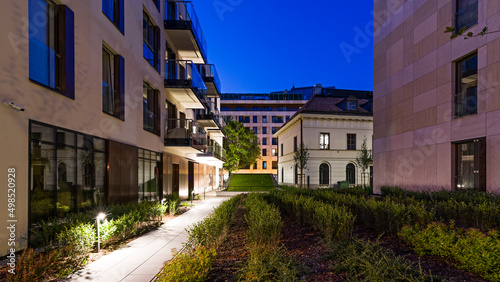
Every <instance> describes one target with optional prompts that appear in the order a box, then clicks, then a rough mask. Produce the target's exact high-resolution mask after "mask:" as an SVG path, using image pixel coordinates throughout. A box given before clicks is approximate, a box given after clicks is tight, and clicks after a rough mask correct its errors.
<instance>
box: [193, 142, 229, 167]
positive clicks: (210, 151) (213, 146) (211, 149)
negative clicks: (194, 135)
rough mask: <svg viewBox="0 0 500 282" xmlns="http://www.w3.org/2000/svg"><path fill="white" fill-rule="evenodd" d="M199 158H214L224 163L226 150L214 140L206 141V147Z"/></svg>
mask: <svg viewBox="0 0 500 282" xmlns="http://www.w3.org/2000/svg"><path fill="white" fill-rule="evenodd" d="M199 156H207V157H215V158H217V159H219V160H221V161H224V162H225V161H226V150H225V149H224V148H223V147H222V146H221V145H220V144H219V143H217V141H215V140H212V139H210V140H208V145H207V148H206V149H205V150H203V153H202V154H199Z"/></svg>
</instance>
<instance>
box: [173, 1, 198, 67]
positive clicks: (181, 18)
mask: <svg viewBox="0 0 500 282" xmlns="http://www.w3.org/2000/svg"><path fill="white" fill-rule="evenodd" d="M165 6H166V14H165V25H166V26H165V28H172V27H174V28H177V29H180V28H187V27H188V25H187V23H191V24H190V28H191V30H192V31H193V34H194V37H195V38H196V42H197V43H198V47H199V49H200V50H201V53H202V54H203V57H204V58H205V61H206V59H207V40H206V39H205V35H204V34H203V31H202V29H201V25H200V21H199V20H198V16H197V15H196V12H195V10H194V6H193V3H191V2H189V1H174V0H167V1H166V2H165Z"/></svg>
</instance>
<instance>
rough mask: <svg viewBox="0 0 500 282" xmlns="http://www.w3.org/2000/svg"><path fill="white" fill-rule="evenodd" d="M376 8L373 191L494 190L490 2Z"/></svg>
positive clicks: (498, 63)
mask: <svg viewBox="0 0 500 282" xmlns="http://www.w3.org/2000/svg"><path fill="white" fill-rule="evenodd" d="M391 4H392V5H389V1H382V0H375V1H374V8H375V12H374V14H375V25H374V26H375V31H374V133H375V140H374V168H375V177H374V184H375V191H380V187H381V186H384V185H397V186H401V187H404V188H407V189H414V190H422V189H442V188H444V189H451V190H454V189H459V188H473V189H477V190H480V191H488V192H500V175H499V174H498V173H497V172H498V170H499V169H500V159H499V158H498V157H497V156H498V155H499V154H500V145H499V142H500V127H499V125H500V123H499V122H498V121H499V120H500V104H499V101H500V100H499V99H498V97H499V95H498V91H499V88H498V85H499V84H498V81H499V74H500V53H499V52H498V50H499V46H500V34H499V33H491V34H487V35H485V36H479V37H473V38H471V39H468V40H464V38H463V37H461V36H459V37H457V38H454V39H450V34H449V33H444V31H445V29H446V27H448V26H451V27H454V28H455V29H456V30H460V29H462V28H464V30H465V32H464V34H467V33H469V32H473V33H474V34H478V33H479V32H480V31H481V30H482V29H483V27H488V28H489V30H490V31H497V30H498V27H499V26H500V3H499V2H498V1H495V0H444V1H434V0H427V1H392V3H391Z"/></svg>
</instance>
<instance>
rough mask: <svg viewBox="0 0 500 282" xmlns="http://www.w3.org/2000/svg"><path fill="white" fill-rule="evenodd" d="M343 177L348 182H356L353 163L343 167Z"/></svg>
mask: <svg viewBox="0 0 500 282" xmlns="http://www.w3.org/2000/svg"><path fill="white" fill-rule="evenodd" d="M345 179H346V181H347V182H349V184H356V167H355V166H354V165H353V164H348V165H347V166H346V167H345Z"/></svg>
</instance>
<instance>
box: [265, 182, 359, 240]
mask: <svg viewBox="0 0 500 282" xmlns="http://www.w3.org/2000/svg"><path fill="white" fill-rule="evenodd" d="M266 197H267V198H268V199H269V201H271V202H273V203H276V204H277V205H278V206H279V208H280V209H282V210H284V211H285V212H288V213H291V214H294V215H295V216H296V217H297V219H298V220H299V221H300V222H301V223H302V224H304V223H307V224H310V225H312V226H314V227H315V228H317V229H318V230H319V231H320V232H321V233H322V234H323V236H325V238H327V239H329V240H331V239H335V240H346V239H349V238H350V236H351V234H352V228H353V225H354V220H355V217H354V216H353V215H352V214H351V213H350V212H348V211H347V209H346V208H345V207H342V206H337V205H331V204H327V203H324V202H322V201H316V200H315V199H314V198H313V197H309V196H303V195H296V194H290V193H286V192H274V193H272V194H269V195H268V196H266Z"/></svg>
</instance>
